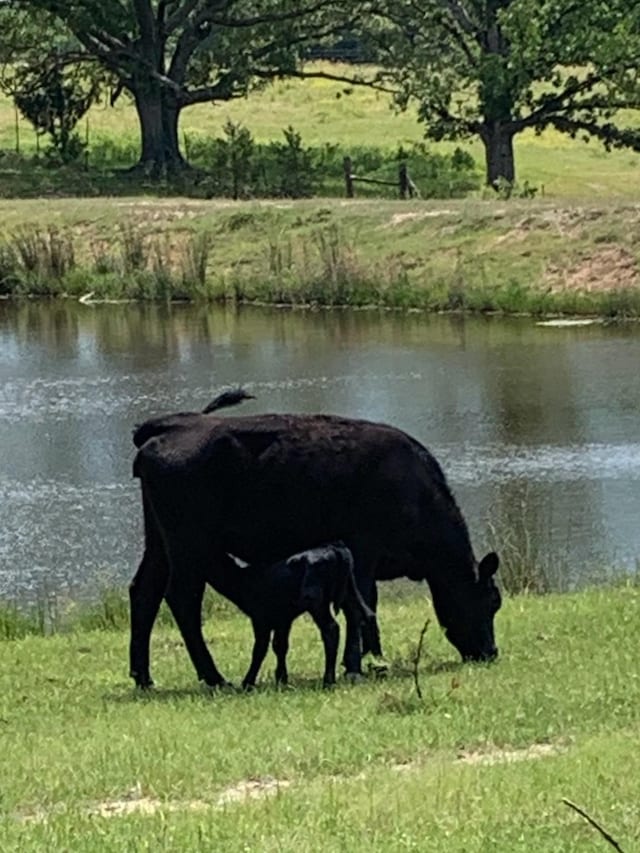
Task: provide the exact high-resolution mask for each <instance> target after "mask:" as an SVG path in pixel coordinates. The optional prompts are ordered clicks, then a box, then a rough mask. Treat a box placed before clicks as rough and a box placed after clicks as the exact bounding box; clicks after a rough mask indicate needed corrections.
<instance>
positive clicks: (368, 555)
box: [130, 392, 501, 686]
mask: <svg viewBox="0 0 640 853" xmlns="http://www.w3.org/2000/svg"><path fill="white" fill-rule="evenodd" d="M246 396H248V395H245V394H244V393H243V392H232V393H231V394H229V393H227V394H226V395H222V397H218V398H216V400H214V401H213V403H211V404H210V405H209V406H208V407H207V412H208V413H207V414H204V413H182V414H176V415H169V416H167V417H163V418H155V419H153V420H150V421H147V422H146V423H144V424H142V426H140V427H139V428H138V429H137V430H136V432H135V434H134V443H135V445H136V446H137V447H138V448H139V450H138V453H137V455H136V458H135V461H134V465H133V471H134V475H135V476H137V477H139V478H140V481H141V486H142V498H143V508H144V517H145V552H144V556H143V558H142V561H141V563H140V566H139V568H138V571H137V573H136V576H135V578H134V580H133V583H132V585H131V588H130V600H131V646H130V662H131V675H132V677H133V678H134V679H135V681H136V684H138V685H139V686H146V685H148V684H150V683H151V677H150V674H149V638H150V633H151V628H152V626H153V622H154V620H155V617H156V614H157V611H158V607H159V605H160V601H161V600H162V597H163V595H164V596H165V597H166V600H167V603H168V604H169V607H170V608H171V610H172V612H173V614H174V616H175V619H176V621H177V623H178V626H179V628H180V631H181V633H182V636H183V638H184V641H185V645H186V647H187V650H188V652H189V655H190V656H191V660H192V662H193V664H194V667H195V669H196V672H197V674H198V677H199V678H200V679H201V680H203V681H205V682H206V683H207V684H210V685H212V686H215V685H218V684H221V683H223V682H224V679H223V677H222V675H221V674H220V672H219V671H218V669H217V668H216V666H215V663H214V662H213V659H212V658H211V655H210V654H209V651H208V649H207V647H206V645H205V642H204V638H203V636H202V629H201V624H200V616H201V603H202V595H203V591H204V585H205V582H206V578H207V574H208V572H209V571H210V567H211V565H212V564H213V563H215V561H216V560H224V559H227V558H226V555H227V554H234V555H236V556H237V557H239V558H240V559H242V560H243V561H244V562H248V563H252V562H261V563H264V562H276V561H277V560H282V559H286V557H287V556H288V555H290V554H294V553H296V552H298V551H302V550H304V549H307V548H310V547H313V546H316V545H319V544H321V543H323V542H331V541H336V540H342V541H344V542H345V544H346V545H347V547H348V548H349V549H350V551H351V552H352V554H353V558H354V574H355V578H356V583H357V585H358V588H359V589H360V592H361V593H362V596H363V598H364V600H365V602H366V603H367V605H368V606H369V607H370V608H371V609H372V610H373V611H374V612H375V609H376V603H377V597H376V583H375V582H376V579H380V580H386V579H389V578H394V577H401V576H403V575H404V576H407V577H409V578H411V579H412V580H422V579H425V580H426V581H427V583H428V584H429V587H430V589H431V595H432V599H433V605H434V609H435V612H436V615H437V617H438V620H439V622H440V623H441V625H442V626H443V627H444V630H445V633H446V636H447V638H448V639H449V640H450V642H451V643H452V644H453V645H454V646H455V647H456V649H457V650H458V651H459V652H460V654H461V656H462V657H463V659H465V660H490V659H493V658H495V657H496V655H497V649H496V645H495V641H494V628H493V620H494V616H495V613H496V612H497V610H498V609H499V607H500V603H501V602H500V594H499V591H498V588H497V586H496V584H495V581H494V575H495V573H496V571H497V569H498V557H497V555H496V554H495V553H490V554H487V555H486V556H485V557H484V558H483V559H482V560H481V561H480V563H477V562H476V560H475V558H474V555H473V551H472V548H471V543H470V540H469V534H468V531H467V526H466V524H465V521H464V519H463V517H462V514H461V512H460V510H459V508H458V506H457V504H456V502H455V500H454V498H453V496H452V494H451V491H450V490H449V487H448V485H447V482H446V480H445V477H444V474H443V472H442V469H441V468H440V466H439V465H438V463H437V462H436V460H435V459H434V457H433V456H432V455H431V454H430V453H429V451H428V450H427V449H426V448H425V447H423V446H422V445H421V444H420V443H419V442H417V441H416V440H415V439H413V438H411V437H410V436H409V435H407V434H406V433H404V432H402V431H401V430H399V429H396V428H394V427H391V426H386V425H384V424H377V423H371V422H369V421H364V420H355V419H350V418H343V417H338V416H335V415H291V414H280V415H278V414H269V415H255V416H250V417H227V418H220V417H219V416H217V415H215V410H216V409H218V408H221V407H222V406H226V405H232V404H233V403H236V402H240V400H241V399H243V398H244V397H246ZM345 617H346V620H347V635H346V644H345V654H344V663H345V668H346V670H347V673H348V674H349V673H354V674H355V673H359V672H360V658H361V652H362V648H361V642H360V631H361V624H360V616H359V614H358V613H357V612H355V611H354V609H353V607H352V606H351V605H350V604H348V603H345ZM362 628H363V631H362V634H363V638H364V650H365V651H368V650H370V651H372V652H373V653H374V654H381V649H380V645H379V642H378V640H377V634H376V633H375V632H372V631H371V630H368V629H367V626H366V625H365V626H362Z"/></svg>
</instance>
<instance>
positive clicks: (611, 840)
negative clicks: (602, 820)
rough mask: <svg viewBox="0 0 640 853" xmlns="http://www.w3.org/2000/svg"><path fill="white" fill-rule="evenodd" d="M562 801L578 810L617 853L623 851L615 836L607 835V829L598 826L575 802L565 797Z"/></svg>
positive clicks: (622, 852)
mask: <svg viewBox="0 0 640 853" xmlns="http://www.w3.org/2000/svg"><path fill="white" fill-rule="evenodd" d="M562 802H563V803H564V804H565V806H569V808H570V809H573V810H574V811H576V812H578V814H579V815H581V816H582V817H583V818H584V819H585V820H586V821H588V822H589V823H590V824H591V826H593V827H594V829H597V830H598V832H599V833H600V835H601V836H602V837H603V838H604V839H605V840H606V841H608V842H609V844H610V845H611V846H612V847H613V848H615V849H616V850H617V851H618V853H624V851H623V849H622V847H620V845H619V844H618V842H617V841H616V840H615V838H614V837H613V836H612V835H609V833H608V832H607V830H606V829H604V828H603V827H602V826H600V824H599V823H598V822H597V821H596V820H594V819H593V818H592V817H591V816H590V815H588V814H587V813H586V812H585V810H584V809H581V808H580V806H577V805H576V804H575V803H572V802H571V800H568V799H567V798H566V797H563V798H562Z"/></svg>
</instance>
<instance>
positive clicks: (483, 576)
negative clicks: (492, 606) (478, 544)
mask: <svg viewBox="0 0 640 853" xmlns="http://www.w3.org/2000/svg"><path fill="white" fill-rule="evenodd" d="M499 565H500V558H499V557H498V555H497V554H496V552H495V551H490V552H489V553H488V554H485V556H484V557H483V558H482V559H481V560H480V563H479V564H478V577H479V578H480V580H481V581H488V580H489V578H491V577H493V576H494V575H495V573H496V572H497V571H498V566H499Z"/></svg>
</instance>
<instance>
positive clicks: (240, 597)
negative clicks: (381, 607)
mask: <svg viewBox="0 0 640 853" xmlns="http://www.w3.org/2000/svg"><path fill="white" fill-rule="evenodd" d="M207 582H208V583H209V584H211V586H212V587H213V588H214V589H215V590H216V592H219V593H220V594H221V595H224V596H225V597H226V598H228V599H229V600H230V601H232V602H233V603H234V604H235V605H236V606H237V607H239V608H240V610H242V612H243V613H246V615H247V616H248V617H249V618H250V619H251V623H252V625H253V637H254V643H253V652H252V655H251V665H250V666H249V669H248V671H247V674H246V675H245V677H244V679H243V681H242V686H243V687H244V688H245V689H248V688H251V687H253V686H254V685H255V683H256V678H257V676H258V673H259V672H260V667H261V666H262V662H263V661H264V659H265V656H266V654H267V649H268V648H269V640H270V639H271V635H272V634H273V651H274V653H275V655H276V658H277V661H278V662H277V667H276V683H278V684H286V683H287V681H288V675H287V652H288V650H289V634H290V632H291V625H292V623H293V622H294V620H295V619H297V618H298V616H300V615H301V614H302V613H309V614H310V615H311V618H312V619H313V621H314V622H315V623H316V625H317V626H318V629H319V631H320V635H321V636H322V642H323V645H324V660H325V666H324V677H323V684H324V686H325V687H329V686H331V685H332V684H335V681H336V658H337V654H338V644H339V642H340V628H339V626H338V623H337V622H336V620H335V619H334V618H333V616H332V615H331V606H333V608H334V610H335V612H336V613H338V612H339V610H340V608H342V607H345V606H349V607H351V608H352V609H354V610H358V611H359V612H360V614H361V617H362V619H363V621H364V622H374V623H375V614H374V613H373V612H372V611H371V610H370V609H369V608H368V607H367V605H366V604H365V603H364V601H363V600H362V596H361V595H360V593H359V591H358V588H357V587H356V585H355V580H354V577H353V558H352V556H351V552H350V551H349V549H348V548H347V547H346V546H345V545H344V544H343V543H342V542H335V543H332V544H330V545H323V546H321V547H319V548H311V549H309V550H307V551H302V552H301V553H299V554H294V555H293V556H291V557H289V558H288V559H287V560H280V561H278V562H277V563H270V564H269V565H263V564H256V563H252V564H251V565H249V566H239V565H238V564H237V563H236V562H234V561H233V560H231V559H227V560H217V561H216V563H215V565H214V566H213V567H212V568H211V569H210V570H209V572H208V573H207ZM374 630H376V629H375V628H374Z"/></svg>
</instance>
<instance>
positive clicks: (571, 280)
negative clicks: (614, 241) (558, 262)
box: [545, 245, 640, 293]
mask: <svg viewBox="0 0 640 853" xmlns="http://www.w3.org/2000/svg"><path fill="white" fill-rule="evenodd" d="M545 277H546V279H547V281H548V282H550V284H551V288H552V291H555V292H558V291H563V290H576V291H581V292H584V293H599V292H601V293H602V292H606V291H615V290H628V289H631V288H637V287H638V286H640V273H639V271H638V265H637V262H636V259H635V257H634V256H633V255H632V254H631V252H629V251H627V250H626V249H624V248H622V247H621V246H613V245H611V246H603V247H602V248H601V249H596V250H593V251H591V252H589V253H587V254H585V255H584V256H583V257H582V258H581V259H580V260H579V261H578V262H577V263H575V264H573V265H572V266H570V267H568V268H561V267H558V266H551V265H550V266H549V267H548V268H547V272H546V276H545Z"/></svg>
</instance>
